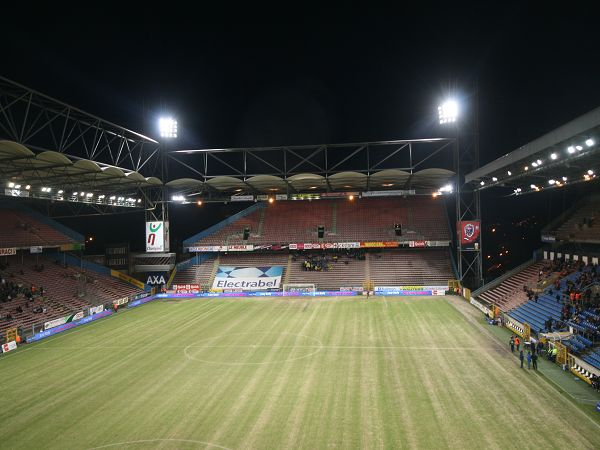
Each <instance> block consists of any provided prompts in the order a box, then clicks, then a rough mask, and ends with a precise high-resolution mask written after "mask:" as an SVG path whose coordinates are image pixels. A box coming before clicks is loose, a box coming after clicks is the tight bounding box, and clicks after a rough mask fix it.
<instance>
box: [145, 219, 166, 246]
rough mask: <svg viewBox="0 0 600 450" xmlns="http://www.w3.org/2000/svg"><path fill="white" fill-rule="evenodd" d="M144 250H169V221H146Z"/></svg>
mask: <svg viewBox="0 0 600 450" xmlns="http://www.w3.org/2000/svg"><path fill="white" fill-rule="evenodd" d="M146 251H147V252H168V251H169V222H146Z"/></svg>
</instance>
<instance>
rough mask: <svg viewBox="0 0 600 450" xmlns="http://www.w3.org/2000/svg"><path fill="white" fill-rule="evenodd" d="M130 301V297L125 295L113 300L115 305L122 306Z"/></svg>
mask: <svg viewBox="0 0 600 450" xmlns="http://www.w3.org/2000/svg"><path fill="white" fill-rule="evenodd" d="M128 301H129V297H123V298H120V299H118V300H115V301H113V305H117V306H121V305H124V304H125V303H127V302H128Z"/></svg>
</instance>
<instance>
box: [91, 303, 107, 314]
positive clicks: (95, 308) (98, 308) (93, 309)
mask: <svg viewBox="0 0 600 450" xmlns="http://www.w3.org/2000/svg"><path fill="white" fill-rule="evenodd" d="M102 311H104V305H98V306H92V307H91V308H90V315H92V314H98V313H101V312H102Z"/></svg>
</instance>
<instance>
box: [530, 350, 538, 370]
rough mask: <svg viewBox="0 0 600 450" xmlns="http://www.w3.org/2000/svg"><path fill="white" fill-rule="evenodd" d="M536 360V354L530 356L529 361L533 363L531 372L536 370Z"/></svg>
mask: <svg viewBox="0 0 600 450" xmlns="http://www.w3.org/2000/svg"><path fill="white" fill-rule="evenodd" d="M537 359H538V355H537V354H536V353H534V354H533V355H531V361H533V370H537Z"/></svg>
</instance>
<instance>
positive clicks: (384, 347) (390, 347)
mask: <svg viewBox="0 0 600 450" xmlns="http://www.w3.org/2000/svg"><path fill="white" fill-rule="evenodd" d="M160 347H161V348H173V349H184V348H251V347H252V348H256V347H265V348H322V349H333V350H336V349H350V350H352V349H357V350H358V349H363V350H369V349H372V350H378V349H382V350H491V349H492V348H487V347H421V346H408V345H269V344H231V345H227V344H224V345H195V344H190V345H161V346H160ZM141 348H155V346H150V345H129V346H85V347H59V346H56V347H50V346H44V347H34V348H30V349H29V350H102V349H107V350H126V349H132V350H133V349H141Z"/></svg>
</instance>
